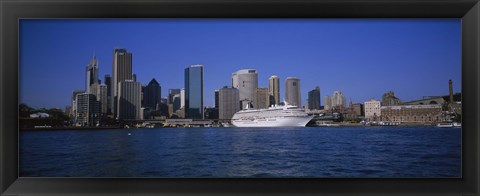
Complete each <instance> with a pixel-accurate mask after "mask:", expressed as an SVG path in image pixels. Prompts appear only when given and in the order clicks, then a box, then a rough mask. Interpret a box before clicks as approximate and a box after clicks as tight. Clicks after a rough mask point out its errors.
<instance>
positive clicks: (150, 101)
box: [143, 78, 162, 110]
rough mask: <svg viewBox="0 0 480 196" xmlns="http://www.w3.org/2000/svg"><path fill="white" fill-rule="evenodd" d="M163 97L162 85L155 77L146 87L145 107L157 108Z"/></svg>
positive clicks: (144, 95) (144, 94)
mask: <svg viewBox="0 0 480 196" xmlns="http://www.w3.org/2000/svg"><path fill="white" fill-rule="evenodd" d="M161 97H162V87H161V86H160V84H159V83H158V82H157V80H155V78H153V79H152V80H150V82H149V83H148V85H147V86H146V87H145V91H144V93H143V100H144V101H143V102H144V107H145V108H149V109H151V110H156V108H157V105H158V104H160V99H161Z"/></svg>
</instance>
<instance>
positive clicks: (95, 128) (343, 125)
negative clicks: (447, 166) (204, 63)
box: [19, 123, 435, 131]
mask: <svg viewBox="0 0 480 196" xmlns="http://www.w3.org/2000/svg"><path fill="white" fill-rule="evenodd" d="M305 127H435V126H434V125H426V124H407V125H394V126H392V125H362V124H353V123H352V124H350V123H347V124H341V123H339V124H333V125H331V126H318V125H315V126H305ZM158 128H232V127H158ZM233 128H235V127H233ZM105 129H126V128H123V127H50V128H21V129H19V131H62V130H105ZM130 129H144V128H135V127H132V128H130Z"/></svg>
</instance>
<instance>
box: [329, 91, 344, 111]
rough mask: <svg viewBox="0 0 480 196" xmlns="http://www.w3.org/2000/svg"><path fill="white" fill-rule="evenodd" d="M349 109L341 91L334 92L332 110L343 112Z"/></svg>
mask: <svg viewBox="0 0 480 196" xmlns="http://www.w3.org/2000/svg"><path fill="white" fill-rule="evenodd" d="M346 107H347V100H346V99H345V96H344V95H343V93H342V92H341V91H334V92H333V95H332V109H337V110H343V109H345V108H346Z"/></svg>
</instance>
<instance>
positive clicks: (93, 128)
mask: <svg viewBox="0 0 480 196" xmlns="http://www.w3.org/2000/svg"><path fill="white" fill-rule="evenodd" d="M98 129H122V127H49V128H43V127H42V128H33V127H32V128H19V129H18V130H19V131H62V130H98Z"/></svg>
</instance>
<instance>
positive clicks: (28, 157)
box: [19, 127, 461, 177]
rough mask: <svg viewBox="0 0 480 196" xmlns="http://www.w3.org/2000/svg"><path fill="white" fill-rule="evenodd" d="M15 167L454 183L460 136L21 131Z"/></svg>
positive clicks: (388, 130) (358, 131)
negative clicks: (426, 179)
mask: <svg viewBox="0 0 480 196" xmlns="http://www.w3.org/2000/svg"><path fill="white" fill-rule="evenodd" d="M129 133H130V134H129ZM19 161H20V169H19V175H20V176H22V177H36V176H42V177H56V176H61V177H65V176H68V177H71V176H74V177H461V129H455V128H436V127H302V128H255V129H252V128H159V129H114V130H65V131H21V132H20V159H19Z"/></svg>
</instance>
